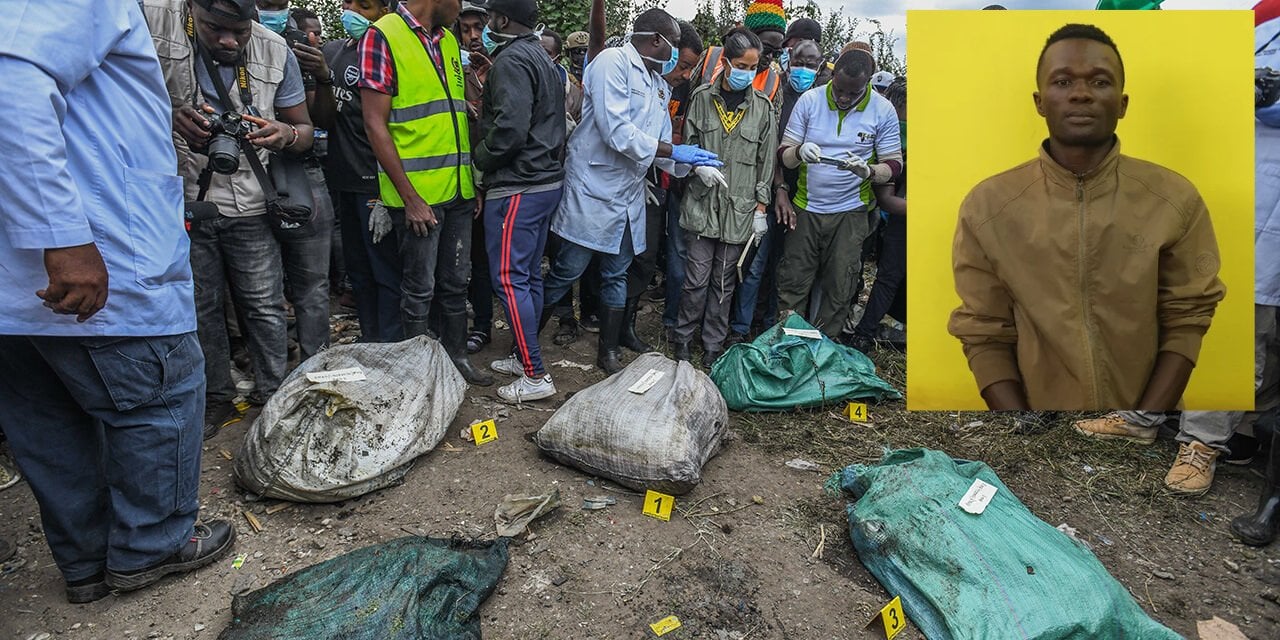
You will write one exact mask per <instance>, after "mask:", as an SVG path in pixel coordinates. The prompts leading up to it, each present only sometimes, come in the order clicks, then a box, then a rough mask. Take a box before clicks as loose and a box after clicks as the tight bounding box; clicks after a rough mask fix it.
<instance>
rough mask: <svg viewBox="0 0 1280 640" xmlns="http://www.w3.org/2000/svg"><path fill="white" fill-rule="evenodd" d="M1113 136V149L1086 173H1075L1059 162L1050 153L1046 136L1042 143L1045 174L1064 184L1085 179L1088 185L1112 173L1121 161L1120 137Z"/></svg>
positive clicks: (1068, 184) (1042, 166) (1042, 161)
mask: <svg viewBox="0 0 1280 640" xmlns="http://www.w3.org/2000/svg"><path fill="white" fill-rule="evenodd" d="M1113 138H1114V140H1115V144H1113V145H1111V151H1109V152H1108V153H1107V155H1106V157H1104V158H1103V159H1102V162H1099V163H1098V166H1096V167H1094V168H1093V170H1091V171H1089V172H1088V173H1086V174H1084V175H1078V174H1076V173H1073V172H1072V171H1071V170H1069V169H1067V168H1066V167H1064V166H1062V165H1060V164H1058V161H1057V160H1054V159H1053V156H1051V155H1049V140H1048V138H1046V139H1045V141H1044V142H1042V143H1040V167H1041V168H1042V169H1043V170H1044V173H1045V175H1046V176H1049V179H1051V180H1053V181H1054V182H1056V183H1058V184H1060V185H1062V186H1066V187H1075V186H1076V183H1078V182H1080V181H1083V182H1084V183H1085V186H1086V187H1088V186H1090V185H1092V184H1095V183H1097V182H1098V181H1100V180H1102V179H1104V178H1105V176H1107V175H1109V174H1110V173H1112V171H1113V170H1114V169H1115V167H1116V165H1117V164H1118V163H1119V162H1120V138H1119V137H1116V136H1113Z"/></svg>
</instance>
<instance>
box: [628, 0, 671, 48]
mask: <svg viewBox="0 0 1280 640" xmlns="http://www.w3.org/2000/svg"><path fill="white" fill-rule="evenodd" d="M673 26H674V27H675V28H676V32H677V33H678V32H679V31H680V25H678V24H677V23H676V19H675V18H673V17H671V14H669V13H667V12H666V11H663V10H662V9H658V8H656V7H655V8H653V9H649V10H648V11H644V12H642V13H641V14H640V15H638V16H636V22H635V26H634V27H633V28H632V31H635V32H636V33H649V32H653V33H661V34H663V36H664V37H665V35H666V33H667V30H668V29H670V28H671V27H673ZM672 44H676V43H672ZM677 46H678V45H677Z"/></svg>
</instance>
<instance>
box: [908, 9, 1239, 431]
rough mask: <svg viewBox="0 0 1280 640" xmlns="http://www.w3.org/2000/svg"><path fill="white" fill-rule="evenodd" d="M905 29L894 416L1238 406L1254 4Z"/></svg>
mask: <svg viewBox="0 0 1280 640" xmlns="http://www.w3.org/2000/svg"><path fill="white" fill-rule="evenodd" d="M907 24H908V33H909V34H910V37H909V38H908V56H907V59H908V61H909V65H910V75H909V78H910V88H911V91H912V94H913V100H912V102H913V109H912V116H913V120H912V131H913V134H912V135H913V148H912V156H913V157H912V173H913V177H912V182H911V185H910V187H909V190H910V193H909V194H908V200H910V201H911V202H912V205H913V206H912V208H911V212H912V215H910V216H908V218H907V224H908V234H907V237H908V254H907V255H908V268H907V274H908V278H909V284H910V286H908V287H907V289H908V305H907V307H908V313H909V320H910V322H909V323H908V324H909V326H911V327H912V331H911V336H912V348H911V350H910V351H909V352H908V354H907V358H908V361H907V362H908V364H907V371H908V375H907V401H908V409H911V410H973V409H993V410H1019V409H1024V410H1025V409H1034V410H1081V411H1083V410H1090V411H1092V410H1114V409H1146V410H1153V411H1165V410H1172V409H1178V408H1184V409H1194V410H1247V409H1252V408H1253V406H1254V353H1253V343H1254V340H1253V322H1254V313H1253V308H1254V305H1253V298H1254V295H1253V233H1252V229H1253V219H1254V215H1253V198H1254V186H1253V185H1254V167H1253V159H1254V153H1253V150H1254V149H1253V145H1254V139H1253V114H1252V107H1253V102H1252V91H1251V88H1252V86H1253V83H1252V82H1251V80H1250V78H1249V75H1248V74H1249V73H1250V69H1251V68H1252V67H1251V66H1250V60H1249V58H1250V57H1251V55H1252V49H1251V48H1250V46H1251V44H1252V43H1253V14H1252V13H1251V12H1249V11H911V12H908V15H907Z"/></svg>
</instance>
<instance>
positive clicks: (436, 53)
mask: <svg viewBox="0 0 1280 640" xmlns="http://www.w3.org/2000/svg"><path fill="white" fill-rule="evenodd" d="M396 13H398V14H400V17H401V18H404V21H405V23H407V24H408V25H409V28H410V29H413V31H414V33H417V34H418V39H420V40H422V46H423V47H425V48H426V50H427V53H429V54H431V60H432V61H433V62H435V64H436V68H437V69H439V67H440V65H441V64H443V63H442V61H441V58H442V56H441V53H440V40H441V39H442V38H444V29H442V28H436V29H435V30H434V31H428V30H427V28H426V27H424V26H422V23H421V22H418V19H417V18H415V17H414V16H413V14H412V13H409V10H408V9H407V8H405V3H401V4H400V6H399V7H397V8H396ZM359 86H360V88H361V89H372V90H374V91H377V92H378V93H385V94H387V95H389V96H394V95H396V91H397V89H396V65H395V62H394V61H392V59H391V45H389V44H387V38H386V36H384V35H382V32H380V31H378V30H377V29H369V30H368V31H367V32H365V34H364V37H363V38H361V39H360V83H359Z"/></svg>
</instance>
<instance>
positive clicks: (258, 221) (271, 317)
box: [191, 215, 328, 402]
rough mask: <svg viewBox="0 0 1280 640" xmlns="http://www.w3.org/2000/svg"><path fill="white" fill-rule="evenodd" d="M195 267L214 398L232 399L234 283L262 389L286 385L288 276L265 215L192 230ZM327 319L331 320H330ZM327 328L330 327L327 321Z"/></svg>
mask: <svg viewBox="0 0 1280 640" xmlns="http://www.w3.org/2000/svg"><path fill="white" fill-rule="evenodd" d="M191 271H192V273H193V274H194V275H195V284H196V323H197V327H198V329H199V335H200V346H201V347H202V348H203V349H204V357H205V377H206V379H207V380H208V385H209V401H210V402H230V401H231V400H232V399H233V398H234V397H235V395H236V390H235V386H234V385H233V384H232V383H231V345H230V343H229V341H228V339H227V316H226V308H225V306H224V299H223V296H224V292H225V291H227V288H228V285H230V290H231V301H232V302H233V303H235V306H236V309H237V311H239V314H240V318H241V319H242V320H243V322H244V326H245V330H246V332H247V333H246V335H245V340H246V342H247V345H248V347H249V355H250V357H251V358H252V360H253V368H254V378H255V379H256V381H257V384H258V388H257V392H258V393H260V394H262V397H264V398H268V397H271V394H273V393H275V392H276V389H279V388H280V383H281V381H283V380H284V374H285V367H286V365H287V364H288V355H289V351H288V347H289V344H288V340H289V339H288V335H287V333H286V331H287V327H286V325H285V313H284V278H283V277H281V271H282V269H281V260H280V243H279V242H277V241H276V238H275V236H273V235H272V234H271V226H270V225H269V224H268V223H267V217H266V216H265V215H260V216H250V217H247V218H230V217H227V216H219V217H217V218H215V219H213V220H206V221H204V222H200V223H197V224H195V225H193V226H192V228H191ZM326 322H327V320H326ZM326 326H328V325H327V324H326Z"/></svg>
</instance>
